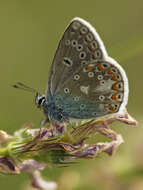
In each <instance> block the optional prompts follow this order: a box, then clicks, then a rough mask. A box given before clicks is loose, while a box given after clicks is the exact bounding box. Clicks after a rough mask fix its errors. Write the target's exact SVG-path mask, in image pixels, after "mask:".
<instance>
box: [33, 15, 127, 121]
mask: <svg viewBox="0 0 143 190" xmlns="http://www.w3.org/2000/svg"><path fill="white" fill-rule="evenodd" d="M128 93H129V88H128V79H127V76H126V73H125V71H124V69H123V68H122V67H121V66H120V65H119V64H118V63H117V62H116V61H115V60H114V59H113V58H111V57H109V56H108V54H107V51H106V49H105V47H104V44H103V42H102V40H101V38H100V37H99V35H98V33H97V32H96V30H95V29H94V28H93V27H92V26H91V24H89V23H88V22H87V21H85V20H83V19H81V18H74V19H73V20H72V21H71V22H70V24H69V25H68V27H67V28H66V30H65V32H64V34H63V36H62V38H61V40H60V42H59V45H58V48H57V50H56V53H55V56H54V59H53V62H52V65H51V69H50V74H49V79H48V86H47V89H46V94H45V95H41V94H40V93H37V95H36V97H35V103H36V105H37V107H38V108H40V109H41V110H42V111H43V113H44V114H45V116H46V120H45V123H46V122H47V121H49V120H50V121H54V122H56V123H62V122H68V121H70V120H72V119H76V120H79V119H97V118H100V117H106V116H108V115H111V114H116V113H122V112H123V111H124V109H125V106H126V104H127V101H128Z"/></svg>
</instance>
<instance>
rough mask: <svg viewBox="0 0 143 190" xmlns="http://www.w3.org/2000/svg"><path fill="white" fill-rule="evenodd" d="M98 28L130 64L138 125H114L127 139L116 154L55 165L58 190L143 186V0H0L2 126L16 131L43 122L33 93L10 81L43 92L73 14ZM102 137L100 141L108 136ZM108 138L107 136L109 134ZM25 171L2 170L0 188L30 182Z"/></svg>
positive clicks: (131, 106) (19, 189) (52, 176)
mask: <svg viewBox="0 0 143 190" xmlns="http://www.w3.org/2000/svg"><path fill="white" fill-rule="evenodd" d="M75 16H78V17H82V18H84V19H86V20H87V21H89V22H90V23H91V24H92V25H93V26H94V27H95V28H96V29H97V31H98V33H99V34H100V36H101V38H102V39H103V40H104V44H105V46H106V48H107V51H108V53H109V55H110V56H112V57H114V58H115V59H116V60H117V61H118V62H119V63H120V64H121V65H122V66H123V67H124V69H125V70H126V73H127V75H128V78H129V85H130V96H129V102H128V106H127V108H128V111H129V113H130V114H131V115H132V116H134V117H135V118H136V119H137V120H138V122H139V124H138V126H137V127H130V126H126V125H123V124H121V123H117V124H114V126H113V129H114V130H115V131H117V132H118V133H121V134H122V136H123V138H124V140H125V143H124V144H122V145H121V146H120V147H119V149H118V151H117V152H116V154H114V155H113V156H112V157H108V156H106V155H105V154H102V155H101V156H100V157H98V158H96V159H94V160H85V161H81V162H80V164H76V165H74V166H71V167H69V168H63V169H59V168H58V169H57V168H54V169H53V168H50V169H47V170H46V171H44V175H45V178H47V179H49V180H56V181H57V183H58V184H59V189H60V190H84V189H85V190H86V189H88V190H96V189H98V190H112V189H113V190H120V189H122V190H124V189H126V190H142V189H143V129H142V121H143V118H142V110H143V100H142V97H143V87H142V82H143V77H142V76H143V63H142V60H143V1H141V0H136V1H131V0H126V1H124V0H120V1H119V0H118V1H115V0H108V1H106V0H104V1H103V0H100V1H99V0H88V1H83V0H76V1H74V0H72V1H68V0H59V1H56V0H52V1H50V0H49V1H48V0H41V1H40V0H39V1H38V0H19V1H18V0H17V1H14V0H11V1H7V0H5V1H4V0H0V84H1V85H0V87H1V88H0V105H1V106H0V129H2V130H5V131H7V132H8V133H10V134H12V133H13V132H14V131H15V130H16V129H18V128H19V127H20V126H21V125H23V124H24V123H28V122H33V123H35V126H38V125H39V123H40V122H41V120H42V119H43V115H42V113H41V112H40V111H39V110H37V108H36V107H35V105H34V97H33V94H31V93H28V92H24V91H18V90H16V89H13V88H12V87H11V85H12V84H14V83H15V82H17V81H22V82H24V83H25V84H27V85H29V86H31V87H34V88H36V89H38V90H40V91H41V92H44V91H45V86H46V82H47V79H48V70H49V67H50V65H51V62H52V59H53V56H54V53H55V50H56V48H57V45H58V42H59V40H60V37H61V35H62V34H63V32H64V30H65V28H66V26H67V24H68V23H69V21H70V20H71V19H72V18H73V17H75ZM103 140H104V138H103V137H101V136H98V137H97V138H95V142H97V141H103ZM106 140H107V139H106ZM28 183H29V181H28V177H27V175H24V174H23V175H18V176H16V175H15V176H2V175H1V176H0V189H5V190H9V189H15V190H24V189H28Z"/></svg>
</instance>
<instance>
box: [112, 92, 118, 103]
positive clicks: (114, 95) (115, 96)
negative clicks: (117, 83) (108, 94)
mask: <svg viewBox="0 0 143 190" xmlns="http://www.w3.org/2000/svg"><path fill="white" fill-rule="evenodd" d="M112 99H113V100H115V101H116V102H117V101H118V98H117V93H115V94H113V95H112Z"/></svg>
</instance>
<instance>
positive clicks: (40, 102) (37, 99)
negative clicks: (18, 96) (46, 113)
mask: <svg viewBox="0 0 143 190" xmlns="http://www.w3.org/2000/svg"><path fill="white" fill-rule="evenodd" d="M45 102H46V98H45V95H42V94H39V93H37V94H36V96H35V104H36V106H37V108H43V106H44V104H45Z"/></svg>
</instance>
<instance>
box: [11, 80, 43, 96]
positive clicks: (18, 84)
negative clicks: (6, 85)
mask: <svg viewBox="0 0 143 190" xmlns="http://www.w3.org/2000/svg"><path fill="white" fill-rule="evenodd" d="M12 87H14V88H17V89H21V90H25V91H28V92H32V93H37V94H40V93H39V92H38V91H37V90H35V89H34V88H31V87H29V86H27V85H25V84H23V83H22V82H17V83H16V84H14V85H12Z"/></svg>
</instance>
